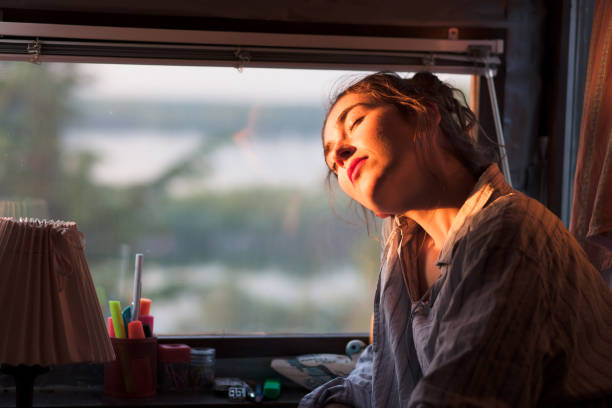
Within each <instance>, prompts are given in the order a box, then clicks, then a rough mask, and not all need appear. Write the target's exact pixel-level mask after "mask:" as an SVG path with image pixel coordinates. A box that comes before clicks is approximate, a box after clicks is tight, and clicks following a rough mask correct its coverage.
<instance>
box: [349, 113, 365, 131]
mask: <svg viewBox="0 0 612 408" xmlns="http://www.w3.org/2000/svg"><path fill="white" fill-rule="evenodd" d="M363 118H365V116H360V117H358V118H357V119H355V121H354V122H353V123H352V124H351V126H350V127H349V129H350V130H353V129H354V128H355V126H357V125H358V124H360V123H361V122H362V121H363Z"/></svg>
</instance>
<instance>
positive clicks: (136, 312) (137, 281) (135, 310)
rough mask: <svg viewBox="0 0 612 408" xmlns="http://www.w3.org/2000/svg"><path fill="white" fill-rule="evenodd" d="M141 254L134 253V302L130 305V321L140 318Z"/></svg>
mask: <svg viewBox="0 0 612 408" xmlns="http://www.w3.org/2000/svg"><path fill="white" fill-rule="evenodd" d="M143 258H144V255H143V254H136V265H135V266H134V299H133V301H134V304H133V306H132V321H134V320H139V319H140V290H141V288H142V286H141V280H142V259H143Z"/></svg>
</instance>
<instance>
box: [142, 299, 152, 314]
mask: <svg viewBox="0 0 612 408" xmlns="http://www.w3.org/2000/svg"><path fill="white" fill-rule="evenodd" d="M150 311H151V299H147V298H140V311H139V313H140V315H141V316H142V315H148V314H151V313H150Z"/></svg>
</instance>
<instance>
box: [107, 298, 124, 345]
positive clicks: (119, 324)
mask: <svg viewBox="0 0 612 408" xmlns="http://www.w3.org/2000/svg"><path fill="white" fill-rule="evenodd" d="M108 305H109V306H110V312H111V316H112V317H113V328H114V329H115V337H117V338H118V339H125V337H126V336H125V326H124V325H123V315H122V314H121V304H120V303H119V301H118V300H110V301H109V302H108Z"/></svg>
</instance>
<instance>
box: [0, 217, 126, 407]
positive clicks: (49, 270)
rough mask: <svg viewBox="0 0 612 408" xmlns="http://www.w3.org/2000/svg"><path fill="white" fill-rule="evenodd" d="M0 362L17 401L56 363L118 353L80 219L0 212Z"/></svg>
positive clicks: (25, 399) (28, 401)
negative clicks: (10, 376)
mask: <svg viewBox="0 0 612 408" xmlns="http://www.w3.org/2000/svg"><path fill="white" fill-rule="evenodd" d="M0 310H2V323H1V324H0V328H1V329H0V330H1V331H2V332H1V333H0V364H2V369H3V371H4V372H7V373H10V374H13V375H14V376H15V384H16V393H17V407H23V406H32V394H33V383H34V377H35V376H36V375H37V374H39V373H40V372H44V371H45V369H48V368H47V367H48V366H51V365H60V364H68V363H76V362H91V363H102V362H106V361H111V360H113V359H114V358H115V355H114V352H113V348H112V346H111V342H110V339H109V337H108V334H107V332H106V328H105V324H104V317H103V315H102V310H101V308H100V304H99V302H98V299H97V296H96V291H95V288H94V285H93V281H92V279H91V274H90V272H89V267H88V266H87V260H86V259H85V252H84V237H83V235H82V234H81V233H80V232H79V231H78V229H77V225H76V224H75V223H74V222H63V221H46V220H38V219H32V218H27V219H21V218H20V219H14V218H0Z"/></svg>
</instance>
